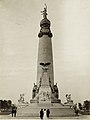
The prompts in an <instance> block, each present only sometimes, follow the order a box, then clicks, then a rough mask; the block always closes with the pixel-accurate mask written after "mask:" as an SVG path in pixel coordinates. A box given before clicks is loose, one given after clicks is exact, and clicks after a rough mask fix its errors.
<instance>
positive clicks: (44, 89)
mask: <svg viewBox="0 0 90 120" xmlns="http://www.w3.org/2000/svg"><path fill="white" fill-rule="evenodd" d="M41 13H42V15H43V19H42V20H41V22H40V27H41V28H40V32H39V34H38V37H39V48H38V61H37V83H36V84H35V83H34V86H33V90H32V99H31V100H30V104H29V105H28V106H24V107H21V108H18V112H17V115H18V116H39V112H40V109H49V110H50V116H51V117H53V116H54V117H55V116H58V117H59V116H72V115H74V110H73V108H71V107H72V106H70V105H69V104H68V105H67V104H62V103H61V100H60V99H59V91H58V87H57V83H56V84H54V71H53V52H52V40H51V38H52V36H53V35H52V33H51V30H50V25H51V22H50V21H49V20H48V19H47V15H48V14H47V6H46V5H45V8H44V10H43V11H41Z"/></svg>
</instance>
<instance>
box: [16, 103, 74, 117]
mask: <svg viewBox="0 0 90 120" xmlns="http://www.w3.org/2000/svg"><path fill="white" fill-rule="evenodd" d="M41 109H49V110H50V117H69V116H74V115H75V112H74V109H73V108H71V107H70V106H66V105H64V104H62V103H50V104H45V103H31V104H29V105H28V106H25V107H22V108H18V109H17V116H18V117H39V115H40V110H41Z"/></svg>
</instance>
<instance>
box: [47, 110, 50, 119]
mask: <svg viewBox="0 0 90 120" xmlns="http://www.w3.org/2000/svg"><path fill="white" fill-rule="evenodd" d="M49 114H50V110H49V109H47V118H49Z"/></svg>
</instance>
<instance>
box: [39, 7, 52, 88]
mask: <svg viewBox="0 0 90 120" xmlns="http://www.w3.org/2000/svg"><path fill="white" fill-rule="evenodd" d="M42 14H43V19H42V20H41V22H40V27H41V29H40V33H39V34H38V37H39V48H38V62H37V86H39V84H40V80H41V77H42V72H43V70H42V66H43V67H44V66H48V64H50V65H49V67H48V71H47V76H48V77H49V81H50V82H51V86H52V87H53V85H54V73H53V53H52V40H51V37H52V33H51V30H50V21H49V20H48V19H47V10H46V9H45V8H44V11H42Z"/></svg>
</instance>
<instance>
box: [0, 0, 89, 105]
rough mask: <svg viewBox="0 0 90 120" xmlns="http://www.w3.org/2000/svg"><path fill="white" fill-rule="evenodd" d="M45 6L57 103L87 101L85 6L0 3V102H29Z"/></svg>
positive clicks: (74, 0)
mask: <svg viewBox="0 0 90 120" xmlns="http://www.w3.org/2000/svg"><path fill="white" fill-rule="evenodd" d="M45 3H46V4H47V7H48V19H49V20H50V21H51V31H52V33H53V38H52V43H53V58H54V81H55V83H56V82H57V83H58V87H59V94H60V99H61V100H62V102H65V94H67V93H71V94H72V99H73V100H74V102H82V101H84V100H86V99H88V100H90V0H0V99H11V100H13V102H15V103H16V102H17V100H18V99H19V94H20V93H24V94H25V100H26V101H29V100H30V99H31V96H32V88H33V83H34V82H36V78H37V53H38V43H39V39H38V36H37V35H38V33H39V30H40V27H39V23H40V20H41V19H42V16H41V13H40V11H41V10H43V8H44V4H45Z"/></svg>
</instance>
